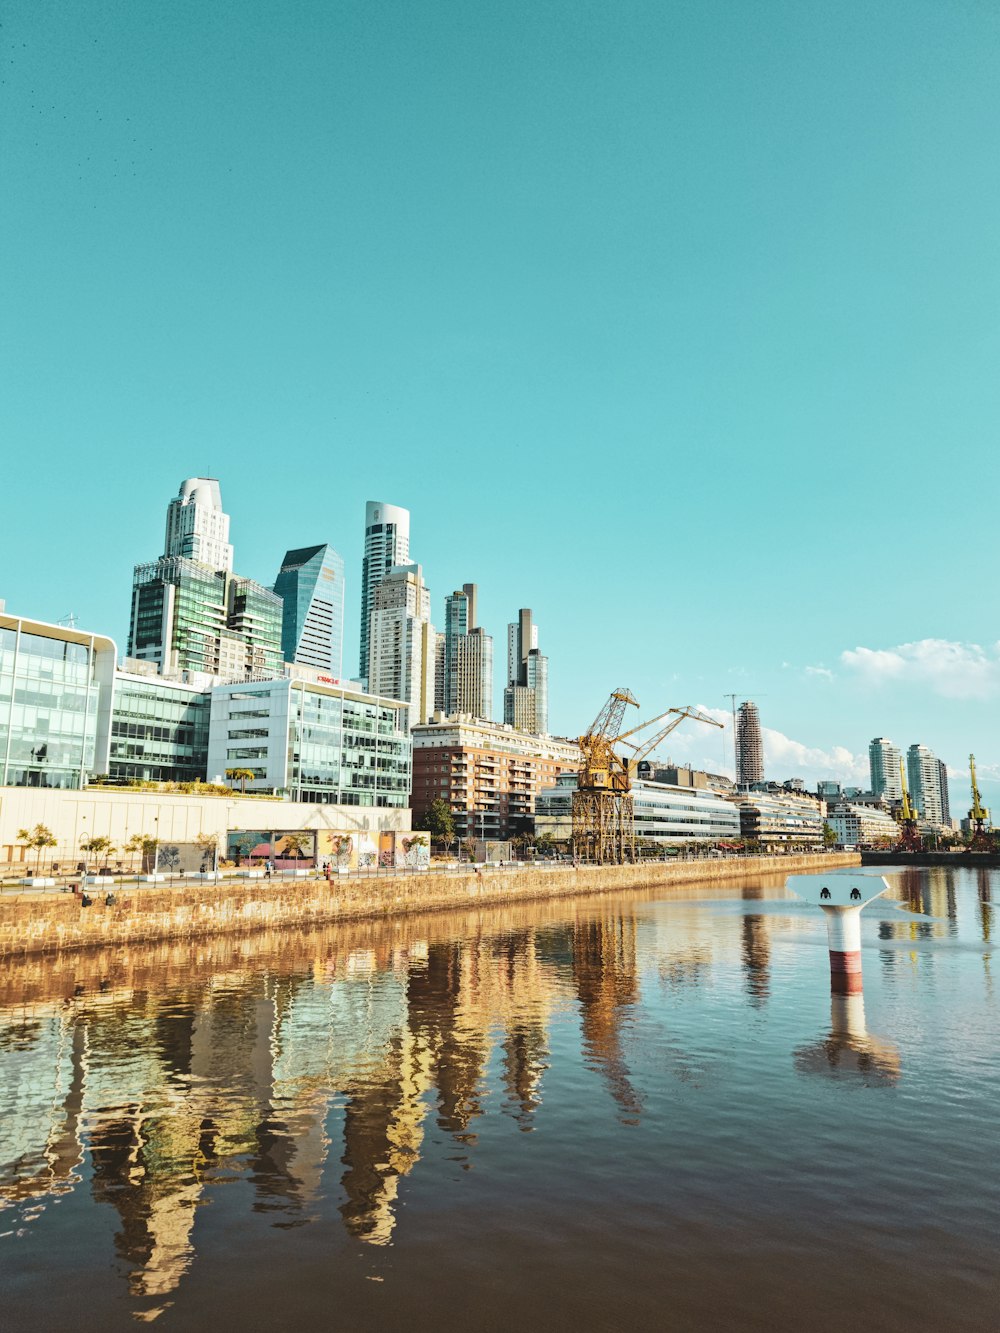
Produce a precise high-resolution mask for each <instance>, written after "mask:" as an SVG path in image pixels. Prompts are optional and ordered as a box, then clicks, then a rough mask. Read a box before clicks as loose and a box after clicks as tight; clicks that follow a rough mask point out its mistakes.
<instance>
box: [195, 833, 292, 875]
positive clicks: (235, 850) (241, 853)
mask: <svg viewBox="0 0 1000 1333" xmlns="http://www.w3.org/2000/svg"><path fill="white" fill-rule="evenodd" d="M200 850H201V849H200V848H199V851H200ZM226 860H227V861H232V862H234V864H236V865H238V866H239V865H250V866H261V865H263V864H264V863H265V862H266V861H273V862H274V866H275V869H276V870H308V869H310V868H311V867H312V866H314V865H315V864H316V834H315V832H314V831H313V830H312V829H286V830H282V829H236V830H233V831H231V832H229V833H227V834H226Z"/></svg>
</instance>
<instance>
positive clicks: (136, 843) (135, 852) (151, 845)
mask: <svg viewBox="0 0 1000 1333" xmlns="http://www.w3.org/2000/svg"><path fill="white" fill-rule="evenodd" d="M122 851H123V852H127V853H128V855H129V856H139V855H140V854H141V856H142V860H141V862H140V865H141V866H142V872H143V874H149V873H150V871H154V870H155V869H156V866H155V865H154V864H153V858H154V857H155V856H156V839H155V838H154V837H153V835H152V834H150V833H133V834H132V836H131V838H129V840H128V842H127V843H126V844H125V845H124V847H123V848H122Z"/></svg>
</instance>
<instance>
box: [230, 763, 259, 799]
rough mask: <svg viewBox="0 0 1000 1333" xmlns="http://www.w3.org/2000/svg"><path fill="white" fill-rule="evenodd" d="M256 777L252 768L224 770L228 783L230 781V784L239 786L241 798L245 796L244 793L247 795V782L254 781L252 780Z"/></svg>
mask: <svg viewBox="0 0 1000 1333" xmlns="http://www.w3.org/2000/svg"><path fill="white" fill-rule="evenodd" d="M256 776H257V774H256V773H255V772H254V771H253V769H252V768H227V769H226V778H227V779H228V781H230V782H238V783H239V784H240V795H241V796H245V795H246V793H247V783H248V782H253V780H254V778H255V777H256Z"/></svg>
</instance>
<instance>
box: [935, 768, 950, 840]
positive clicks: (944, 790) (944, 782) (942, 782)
mask: <svg viewBox="0 0 1000 1333" xmlns="http://www.w3.org/2000/svg"><path fill="white" fill-rule="evenodd" d="M937 762H938V792H939V794H940V797H941V823H942V824H944V825H945V826H946V827H949V826H950V825H951V794H950V792H949V791H948V765H947V764H946V763H945V762H944V760H943V759H939V760H938V761H937Z"/></svg>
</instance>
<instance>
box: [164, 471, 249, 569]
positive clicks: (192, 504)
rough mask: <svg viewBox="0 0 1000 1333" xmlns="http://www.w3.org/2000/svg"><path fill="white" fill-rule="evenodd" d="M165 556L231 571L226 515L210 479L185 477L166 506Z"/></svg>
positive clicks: (216, 485)
mask: <svg viewBox="0 0 1000 1333" xmlns="http://www.w3.org/2000/svg"><path fill="white" fill-rule="evenodd" d="M163 554H164V555H165V556H171V555H179V556H183V557H184V559H185V560H194V561H196V562H197V563H198V564H199V565H208V567H209V568H210V569H224V570H232V567H233V548H232V547H231V546H230V544H229V515H228V514H226V513H223V510H222V493H221V492H220V490H219V483H218V482H217V481H216V480H215V479H214V478H213V477H188V479H187V481H182V482H181V488H180V490H179V491H178V492H177V496H176V499H173V500H171V501H170V504H169V505H168V506H167V533H166V537H165V539H164V544H163Z"/></svg>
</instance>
